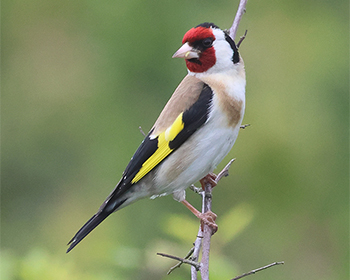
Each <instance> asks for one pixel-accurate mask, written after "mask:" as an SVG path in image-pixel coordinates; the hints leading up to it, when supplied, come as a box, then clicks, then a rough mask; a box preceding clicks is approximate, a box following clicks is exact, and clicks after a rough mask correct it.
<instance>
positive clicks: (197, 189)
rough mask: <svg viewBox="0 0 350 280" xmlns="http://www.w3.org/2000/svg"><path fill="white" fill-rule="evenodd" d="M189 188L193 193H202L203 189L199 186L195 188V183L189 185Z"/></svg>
mask: <svg viewBox="0 0 350 280" xmlns="http://www.w3.org/2000/svg"><path fill="white" fill-rule="evenodd" d="M189 189H190V190H191V191H193V192H194V193H196V194H199V195H201V194H202V193H203V190H202V189H201V188H197V187H196V186H195V185H193V184H192V185H191V186H189Z"/></svg>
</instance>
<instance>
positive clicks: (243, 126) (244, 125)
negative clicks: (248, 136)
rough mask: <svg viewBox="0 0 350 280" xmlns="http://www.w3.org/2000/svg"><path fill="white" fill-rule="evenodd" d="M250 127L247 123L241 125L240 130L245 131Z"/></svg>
mask: <svg viewBox="0 0 350 280" xmlns="http://www.w3.org/2000/svg"><path fill="white" fill-rule="evenodd" d="M248 126H250V123H247V124H242V125H241V126H240V128H241V129H245V128H246V127H248Z"/></svg>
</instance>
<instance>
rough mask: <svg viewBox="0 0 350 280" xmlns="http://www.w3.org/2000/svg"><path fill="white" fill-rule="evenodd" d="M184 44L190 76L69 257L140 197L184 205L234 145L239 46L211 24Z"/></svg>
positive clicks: (240, 102) (241, 87) (241, 94)
mask: <svg viewBox="0 0 350 280" xmlns="http://www.w3.org/2000/svg"><path fill="white" fill-rule="evenodd" d="M182 44H183V45H182V46H181V47H180V48H179V49H178V51H177V52H175V54H174V55H173V57H180V58H184V59H185V61H186V66H187V69H188V74H187V76H185V78H184V79H183V80H182V82H181V83H180V85H179V86H178V87H177V88H176V90H175V92H174V94H173V95H172V96H171V98H170V100H169V101H168V103H167V104H166V105H165V107H164V109H163V111H162V112H161V114H160V115H159V117H158V119H157V120H156V122H155V124H154V125H153V127H152V129H151V130H150V131H149V133H148V134H147V135H146V137H145V138H144V140H143V141H142V143H141V145H140V146H139V148H138V149H137V150H136V152H135V154H134V156H133V157H132V158H131V160H130V162H129V164H128V165H127V167H126V169H125V171H124V172H123V175H122V178H121V179H120V181H119V183H118V184H117V185H116V187H115V188H114V190H113V191H112V192H111V193H110V195H109V196H108V197H107V199H106V200H105V201H104V202H103V204H102V205H101V207H100V209H99V210H98V211H97V213H96V214H95V215H94V216H92V218H91V219H90V220H88V221H87V222H86V223H85V225H84V226H83V227H82V228H81V229H80V230H79V231H78V232H77V233H76V234H75V236H74V237H73V238H72V240H71V241H70V242H69V243H68V245H70V246H69V248H68V250H67V253H68V252H69V251H70V250H72V249H73V248H74V247H75V246H76V245H77V244H78V243H79V242H80V241H81V240H82V239H83V238H84V237H85V236H86V235H88V234H89V233H90V232H91V231H92V230H93V229H94V228H95V227H96V226H98V225H99V224H100V223H101V222H102V221H103V220H104V219H106V218H107V217H108V216H109V215H110V214H112V213H113V212H115V211H117V210H119V209H121V208H123V207H125V206H127V205H129V204H130V203H132V202H134V201H136V200H138V199H140V198H143V197H156V196H163V195H168V194H173V197H174V199H175V200H177V201H181V202H185V201H186V200H185V189H186V188H187V187H188V186H190V185H191V184H193V183H194V182H196V181H198V180H200V179H201V178H203V177H204V176H206V175H207V174H208V173H210V172H212V171H213V170H214V169H215V167H216V166H217V165H218V164H219V163H220V162H221V161H222V160H223V158H224V157H225V156H226V155H227V153H228V152H229V151H230V150H231V148H232V146H233V144H234V143H235V140H236V138H237V136H238V132H239V130H240V126H241V123H242V119H243V115H244V109H245V85H246V79H245V70H244V63H243V60H242V58H241V57H240V55H239V53H238V49H237V47H236V44H235V43H234V41H233V40H232V39H231V37H230V36H229V35H228V34H227V33H226V32H225V31H223V30H221V29H220V28H219V27H218V26H216V25H215V24H213V23H207V22H206V23H203V24H200V25H198V26H196V27H194V28H192V29H190V30H189V31H188V32H187V33H186V34H185V35H184V37H183V40H182ZM184 204H185V205H186V204H187V203H184ZM189 208H190V207H189ZM197 212H198V211H197Z"/></svg>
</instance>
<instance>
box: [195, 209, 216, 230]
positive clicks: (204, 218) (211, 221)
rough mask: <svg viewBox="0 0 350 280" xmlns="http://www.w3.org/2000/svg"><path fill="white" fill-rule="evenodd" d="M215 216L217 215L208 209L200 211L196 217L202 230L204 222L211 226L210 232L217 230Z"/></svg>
mask: <svg viewBox="0 0 350 280" xmlns="http://www.w3.org/2000/svg"><path fill="white" fill-rule="evenodd" d="M216 217H217V215H216V214H215V213H214V212H212V211H210V210H209V211H207V212H205V213H201V214H200V215H199V217H198V218H199V219H200V220H201V227H202V231H203V230H204V229H203V228H204V224H206V225H208V226H209V227H210V228H211V230H212V234H214V233H215V232H217V230H218V225H217V224H216V223H215V220H216Z"/></svg>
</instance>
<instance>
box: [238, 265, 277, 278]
mask: <svg viewBox="0 0 350 280" xmlns="http://www.w3.org/2000/svg"><path fill="white" fill-rule="evenodd" d="M279 264H284V261H282V262H274V263H270V264H268V265H265V266H263V267H260V268H257V269H253V270H251V271H249V272H247V273H243V274H242V275H240V276H237V277H235V278H232V279H231V280H238V279H241V278H243V277H245V276H249V275H252V274H255V273H256V272H259V271H261V270H264V269H267V268H270V267H273V266H275V265H279Z"/></svg>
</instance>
